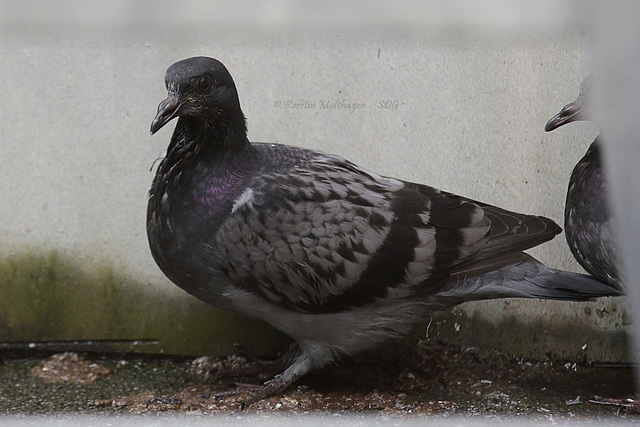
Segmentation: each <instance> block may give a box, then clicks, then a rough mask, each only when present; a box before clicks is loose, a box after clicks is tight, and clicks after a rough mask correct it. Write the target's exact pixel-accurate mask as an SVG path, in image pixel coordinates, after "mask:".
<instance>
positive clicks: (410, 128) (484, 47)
mask: <svg viewBox="0 0 640 427" xmlns="http://www.w3.org/2000/svg"><path fill="white" fill-rule="evenodd" d="M423 30H424V29H421V30H418V29H416V28H415V27H413V29H411V30H407V29H397V28H396V29H392V28H386V29H384V30H374V29H371V28H368V29H363V30H361V31H360V30H359V31H345V30H344V29H337V28H332V27H330V28H326V29H324V30H322V31H319V30H309V31H301V30H300V29H299V28H298V29H297V30H295V31H285V30H277V31H276V30H273V29H270V30H269V31H262V30H249V29H247V28H245V27H238V26H229V27H227V26H224V25H207V24H206V23H204V24H198V25H195V26H193V25H192V26H157V27H154V26H151V27H144V28H140V27H139V26H136V25H124V24H116V23H107V24H103V25H96V26H88V25H85V26H79V25H63V24H60V23H58V24H52V25H27V26H25V25H5V26H3V27H2V29H1V30H0V57H1V58H2V59H1V60H0V76H2V83H1V85H2V94H3V96H2V99H3V102H1V103H0V117H2V121H0V153H1V154H0V182H2V185H0V200H1V201H2V202H1V204H0V236H2V244H1V245H0V292H1V295H3V298H2V300H1V301H0V325H1V327H0V341H4V342H5V344H4V346H5V347H11V346H20V345H23V344H16V342H21V343H36V346H46V345H54V346H55V345H59V346H62V347H64V346H65V345H66V343H67V342H68V341H74V340H80V342H78V343H76V344H77V345H80V346H81V345H86V346H89V347H91V346H98V347H99V348H105V349H133V350H137V351H158V352H160V351H164V352H169V353H183V354H205V353H216V354H223V353H227V352H229V351H231V347H230V344H231V343H233V342H244V343H245V344H247V345H249V346H250V347H253V348H255V349H257V351H259V352H269V351H272V350H273V349H274V348H277V347H278V346H280V345H282V343H283V341H284V340H283V338H282V337H281V336H279V335H270V334H268V333H265V332H266V331H267V330H268V329H267V328H266V327H265V326H263V325H255V324H254V323H252V322H248V321H244V320H242V319H238V318H237V317H236V316H233V315H230V314H228V313H224V312H220V311H217V310H214V309H213V308H210V307H208V306H206V305H205V304H203V303H200V302H199V301H197V300H195V299H193V298H192V297H190V296H188V295H186V294H185V293H184V292H182V291H181V290H179V289H178V288H176V287H175V286H173V285H172V284H171V283H170V282H168V281H167V280H166V279H165V278H164V277H163V275H162V274H161V273H160V271H159V270H158V268H157V267H156V266H155V264H154V263H153V260H152V259H151V256H150V254H149V250H148V247H147V241H146V233H145V210H146V193H147V190H148V188H149V185H150V182H151V179H152V177H153V173H152V172H150V168H151V166H152V164H153V163H154V160H155V159H157V158H158V157H159V156H160V155H161V154H162V153H163V151H164V149H165V148H166V145H167V143H168V141H169V138H170V135H171V131H172V128H173V126H172V125H170V126H167V128H166V129H163V130H162V131H160V132H159V133H158V134H157V135H155V136H154V137H150V136H149V125H150V122H151V119H152V118H153V116H154V114H155V111H156V107H157V104H158V103H159V102H160V101H161V100H162V99H164V97H165V94H166V92H165V89H164V83H163V76H164V71H165V69H166V68H167V67H168V66H169V65H170V64H171V63H173V62H175V61H177V60H179V59H182V58H185V57H189V56H194V55H207V56H213V57H216V58H218V59H219V60H221V61H222V62H223V63H225V64H226V65H227V67H228V69H229V70H230V72H231V74H232V75H233V76H234V78H235V80H236V85H237V87H238V91H239V94H240V100H241V104H242V106H243V109H244V112H245V115H246V116H247V119H248V124H249V137H250V139H251V140H255V141H272V142H279V143H284V144H292V145H300V146H304V147H309V148H314V149H320V150H324V151H327V152H331V153H337V154H340V155H342V156H344V157H346V158H348V159H350V160H352V161H355V162H356V163H358V164H360V165H362V166H365V167H367V168H369V169H371V170H374V171H377V172H379V173H381V174H386V175H391V176H395V177H398V178H402V179H406V180H412V181H416V182H422V183H428V184H430V185H433V186H435V187H438V188H442V189H445V190H448V191H452V192H455V193H458V194H461V195H465V196H468V197H471V198H475V199H478V200H482V201H485V202H488V203H492V204H496V205H498V206H501V207H504V208H508V209H513V210H516V211H521V212H526V213H535V214H540V215H545V216H548V217H550V218H553V219H554V220H556V221H557V222H558V223H560V224H561V223H562V218H563V207H564V197H565V193H566V186H567V182H568V177H569V174H570V172H571V170H572V168H573V165H574V164H575V163H576V162H577V160H578V159H579V158H580V157H581V156H582V155H583V153H584V152H585V150H586V148H587V146H588V144H589V143H590V142H591V141H592V140H593V138H594V137H595V135H597V133H598V130H597V128H596V127H595V126H594V125H592V124H587V123H583V124H574V125H570V126H567V127H565V128H561V129H560V130H557V131H555V132H553V133H551V134H546V133H545V132H544V125H545V123H546V121H547V120H548V119H549V118H550V117H551V116H552V115H554V114H555V113H556V112H557V111H559V109H560V108H561V107H562V106H563V105H565V104H566V103H568V102H569V101H571V100H573V99H574V98H575V96H576V94H577V89H578V86H579V84H580V82H581V81H582V79H583V77H584V76H585V75H586V74H588V73H589V72H590V64H589V59H588V52H587V49H586V44H585V40H584V38H583V36H582V35H581V34H580V32H579V31H564V32H553V33H541V32H533V33H529V34H523V33H518V34H515V33H509V34H499V33H498V32H494V33H489V32H478V33H475V32H471V33H466V34H461V33H455V34H449V33H443V32H434V31H423ZM335 101H338V102H340V101H342V102H344V103H357V104H363V105H364V108H356V109H355V110H353V111H351V110H349V109H344V108H336V107H328V108H325V107H324V105H323V103H334V102H335ZM381 103H383V104H381ZM383 105H384V106H387V105H388V106H390V107H391V108H380V107H382V106H383ZM531 253H532V254H533V255H534V256H536V257H538V258H539V259H540V260H542V261H543V262H545V263H547V264H548V265H549V266H552V267H554V268H561V269H567V270H572V271H580V268H579V266H578V265H577V263H576V262H575V261H574V260H573V258H572V257H571V254H570V252H569V250H568V249H567V247H566V244H565V241H564V237H563V236H559V237H558V238H556V239H555V240H554V241H552V242H550V243H547V244H545V245H543V246H541V247H539V248H536V249H534V250H532V251H531ZM624 312H625V304H624V300H622V299H604V300H600V301H596V302H591V303H584V304H582V303H580V304H571V303H555V302H540V301H515V300H507V301H495V302H484V303H473V304H465V305H463V306H461V307H459V308H457V309H455V310H454V311H453V312H451V313H448V314H445V315H442V314H438V315H436V316H435V317H434V319H435V321H434V322H433V324H432V327H431V329H430V332H429V333H430V335H431V336H434V335H439V336H445V337H448V338H449V339H459V340H460V341H461V342H465V343H467V344H468V345H478V344H480V345H493V346H498V347H501V348H504V349H507V350H509V351H512V352H514V353H516V354H520V355H524V356H529V357H545V356H547V355H550V356H554V357H566V358H570V359H582V358H585V359H588V360H601V361H627V360H629V357H630V356H629V347H628V345H627V344H626V341H625V338H624V337H625V327H624V326H623V323H625V314H624ZM96 340H99V342H97V341H96ZM51 341H54V343H53V344H44V342H51ZM58 341H63V342H58ZM89 341H90V342H89ZM56 342H58V343H56ZM11 343H13V344H11Z"/></svg>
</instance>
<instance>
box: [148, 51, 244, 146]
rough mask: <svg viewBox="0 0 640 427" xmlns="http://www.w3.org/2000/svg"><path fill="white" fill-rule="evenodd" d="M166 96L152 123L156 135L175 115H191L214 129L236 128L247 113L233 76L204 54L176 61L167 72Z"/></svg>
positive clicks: (242, 122)
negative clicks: (244, 111) (243, 108)
mask: <svg viewBox="0 0 640 427" xmlns="http://www.w3.org/2000/svg"><path fill="white" fill-rule="evenodd" d="M164 79H165V85H166V87H167V92H168V96H167V98H166V99H165V100H164V101H162V102H161V103H160V105H158V112H157V114H156V116H155V118H154V119H153V122H152V123H151V134H152V135H153V134H154V133H156V132H157V131H158V130H160V129H161V128H162V127H163V126H164V125H166V124H167V123H169V122H170V121H171V120H173V119H174V118H176V117H187V116H190V117H192V118H195V119H196V120H199V121H200V122H202V123H203V124H206V125H209V126H210V127H211V128H216V127H225V128H230V127H233V124H234V123H235V122H240V124H241V125H242V127H243V128H245V131H246V127H245V124H244V116H243V114H242V110H241V109H240V101H239V100H238V93H237V91H236V86H235V84H234V82H233V78H232V77H231V74H229V71H227V69H226V68H225V66H224V65H223V64H222V63H221V62H220V61H218V60H216V59H213V58H207V57H203V56H199V57H194V58H188V59H184V60H182V61H179V62H176V63H175V64H173V65H172V66H170V67H169V68H168V69H167V72H166V73H165V78H164Z"/></svg>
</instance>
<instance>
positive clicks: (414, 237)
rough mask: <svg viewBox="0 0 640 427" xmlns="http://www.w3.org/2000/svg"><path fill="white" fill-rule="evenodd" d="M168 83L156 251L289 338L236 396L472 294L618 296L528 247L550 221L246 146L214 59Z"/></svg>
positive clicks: (220, 299) (229, 89) (194, 289)
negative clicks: (259, 378) (168, 132)
mask: <svg viewBox="0 0 640 427" xmlns="http://www.w3.org/2000/svg"><path fill="white" fill-rule="evenodd" d="M165 83H166V88H167V92H168V96H167V98H166V99H165V100H164V101H162V102H161V103H160V105H159V106H158V110H157V114H156V116H155V118H154V119H153V121H152V124H151V134H154V133H156V132H157V131H158V130H160V129H161V128H162V127H163V126H165V125H166V124H167V123H169V122H170V121H171V120H173V119H175V118H177V123H176V125H175V128H174V131H173V135H172V137H171V141H170V143H169V146H168V149H167V152H166V156H165V157H164V158H163V159H162V160H161V161H160V163H159V165H158V168H157V171H156V175H155V178H154V179H153V183H152V187H151V190H150V192H149V200H148V209H147V235H148V240H149V246H150V250H151V253H152V255H153V258H154V260H155V262H156V263H157V265H158V266H159V268H160V269H161V270H162V272H163V273H164V274H165V275H166V276H167V277H168V278H169V279H170V280H171V281H172V282H173V283H175V284H176V285H178V286H179V287H181V288H182V289H184V290H185V291H187V292H188V293H190V294H192V295H194V296H195V297H197V298H199V299H201V300H204V301H206V302H208V303H210V304H212V305H213V306H215V307H218V308H221V309H224V310H230V311H233V312H236V313H239V314H240V315H242V316H246V317H250V318H254V319H259V320H262V321H264V322H266V323H268V324H270V325H271V326H273V327H274V328H276V329H278V330H280V331H282V332H284V333H285V334H287V335H288V336H290V337H291V338H292V339H293V340H294V341H295V345H294V346H293V347H292V349H291V350H290V351H289V352H288V353H287V355H286V357H283V358H282V359H281V360H280V362H279V363H276V364H275V365H274V366H279V367H280V368H278V371H276V372H273V373H274V374H275V375H274V376H273V377H272V378H270V379H268V380H267V381H266V382H264V383H263V384H261V385H259V386H257V387H256V389H255V390H253V391H252V393H251V394H250V397H249V398H247V399H246V400H244V401H243V402H242V404H241V406H242V407H246V406H248V405H250V404H252V403H254V402H257V401H259V400H261V399H264V398H266V397H270V396H273V395H277V394H278V393H280V392H281V391H282V390H284V389H285V388H287V387H288V386H290V385H291V384H293V383H294V382H295V381H296V380H298V379H299V378H300V377H302V376H303V375H305V374H307V373H308V372H310V371H313V370H317V369H319V368H321V367H324V366H326V365H328V364H330V363H335V362H337V361H339V360H340V359H341V358H343V357H350V356H355V355H358V354H361V353H363V352H366V351H370V350H372V349H376V348H380V347H381V346H385V345H389V344H390V343H393V342H394V340H398V339H401V338H403V337H404V336H406V335H408V334H410V333H412V332H413V329H414V328H416V327H418V326H419V325H420V324H422V323H423V322H424V320H425V319H427V318H428V316H429V313H431V312H433V311H435V310H444V309H447V308H450V307H453V306H455V305H456V304H460V303H462V302H465V301H471V300H483V299H491V298H506V297H522V298H547V299H558V300H568V301H583V300H589V299H592V298H595V297H600V296H608V295H612V296H613V295H619V294H620V292H619V291H617V290H616V289H614V288H612V287H611V286H609V285H607V284H604V283H601V282H599V281H597V280H595V279H593V278H591V277H590V276H587V275H582V274H578V273H569V272H562V271H558V270H553V269H550V268H547V267H546V266H544V265H543V264H541V263H540V262H538V261H537V260H535V259H534V258H532V257H531V256H529V255H527V254H525V253H523V252H522V251H524V250H526V249H528V248H530V247H533V246H536V245H538V244H540V243H543V242H545V241H547V240H550V239H552V238H553V237H554V236H555V235H557V234H558V233H560V232H561V229H560V227H559V226H558V225H557V224H555V223H554V222H553V221H552V220H550V219H547V218H544V217H540V216H534V215H523V214H519V213H514V212H510V211H507V210H504V209H501V208H498V207H495V206H491V205H488V204H485V203H481V202H476V201H473V200H471V199H467V198H464V197H460V196H457V195H454V194H451V193H447V192H443V191H440V190H437V189H435V188H432V187H429V186H426V185H422V184H416V183H411V182H406V181H402V180H400V179H395V178H391V177H385V176H380V175H378V174H376V173H374V172H371V171H368V170H366V169H364V168H361V167H359V166H357V165H356V164H354V163H352V162H350V161H347V160H345V159H343V158H341V157H339V156H336V155H331V154H325V153H323V152H320V151H314V150H310V149H303V148H299V147H295V146H287V145H279V144H271V143H252V142H249V140H248V138H247V126H246V120H245V117H244V114H243V112H242V109H241V108H240V101H239V98H238V93H237V90H236V86H235V83H234V81H233V79H232V77H231V75H230V73H229V72H228V71H227V69H226V68H225V66H224V65H223V64H222V63H221V62H219V61H218V60H216V59H213V58H208V57H193V58H189V59H185V60H182V61H179V62H176V63H175V64H173V65H171V66H170V67H169V68H168V69H167V71H166V74H165ZM218 397H219V396H218Z"/></svg>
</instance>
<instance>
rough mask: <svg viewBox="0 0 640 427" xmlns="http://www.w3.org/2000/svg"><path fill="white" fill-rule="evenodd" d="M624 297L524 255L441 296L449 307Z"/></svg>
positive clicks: (459, 281)
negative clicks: (498, 300)
mask: <svg viewBox="0 0 640 427" xmlns="http://www.w3.org/2000/svg"><path fill="white" fill-rule="evenodd" d="M620 295H624V294H623V293H622V292H621V291H620V290H618V289H616V288H614V287H612V286H610V285H608V284H606V283H603V282H601V281H599V280H598V279H596V278H594V277H592V276H589V275H586V274H580V273H572V272H568V271H561V270H555V269H552V268H548V267H547V266H545V265H544V264H542V263H541V262H539V261H538V260H536V259H535V258H533V257H531V256H529V255H526V254H524V253H523V254H522V260H521V261H519V262H516V263H513V264H509V265H506V266H504V267H502V268H499V269H497V270H493V271H490V272H487V273H484V274H482V275H479V276H474V277H463V276H457V277H453V278H452V279H451V280H450V281H449V283H448V284H447V285H446V286H445V288H443V289H442V290H441V292H439V293H438V300H439V301H441V302H442V303H443V304H444V305H445V306H453V305H456V304H460V303H462V302H465V301H473V300H485V299H495V298H539V299H553V300H563V301H588V300H591V299H593V298H598V297H605V296H620Z"/></svg>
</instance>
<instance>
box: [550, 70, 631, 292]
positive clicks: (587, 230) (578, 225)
mask: <svg viewBox="0 0 640 427" xmlns="http://www.w3.org/2000/svg"><path fill="white" fill-rule="evenodd" d="M591 80H592V77H591V76H589V77H587V78H586V79H585V80H584V81H583V82H582V85H581V86H580V94H579V95H578V98H577V99H576V100H575V101H573V102H572V103H570V104H568V105H566V106H565V107H564V108H563V109H562V110H561V111H560V112H559V113H558V114H556V115H555V116H554V117H553V118H551V120H549V122H548V123H547V125H546V126H545V130H546V131H552V130H554V129H556V128H558V127H560V126H562V125H565V124H567V123H571V122H574V121H578V120H590V119H591V114H590V107H591V105H590V104H591ZM600 138H601V137H600V136H598V137H597V138H596V139H595V140H594V141H593V142H592V143H591V146H590V147H589V149H588V150H587V152H586V154H585V155H584V157H582V159H580V161H579V162H578V163H577V164H576V166H575V168H574V169H573V172H572V173H571V178H570V179H569V190H568V191H567V200H566V204H565V210H564V227H565V235H566V237H567V243H568V244H569V248H570V249H571V252H572V253H573V256H574V257H575V258H576V260H577V261H578V262H579V263H580V265H581V266H582V267H583V268H584V269H585V270H586V271H588V272H589V273H591V274H593V275H594V276H595V277H597V278H598V279H600V280H602V281H603V282H606V283H609V284H611V285H612V286H615V287H616V288H618V289H622V283H621V280H620V275H619V270H618V268H617V267H616V262H617V259H618V256H617V251H616V245H615V239H614V234H615V232H614V228H615V227H614V225H613V214H612V213H611V211H610V209H609V206H608V197H607V180H606V176H605V173H604V171H603V169H602V160H601V159H600V146H601V142H600Z"/></svg>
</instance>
